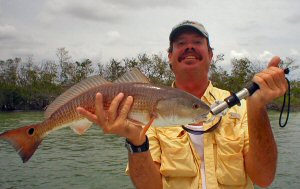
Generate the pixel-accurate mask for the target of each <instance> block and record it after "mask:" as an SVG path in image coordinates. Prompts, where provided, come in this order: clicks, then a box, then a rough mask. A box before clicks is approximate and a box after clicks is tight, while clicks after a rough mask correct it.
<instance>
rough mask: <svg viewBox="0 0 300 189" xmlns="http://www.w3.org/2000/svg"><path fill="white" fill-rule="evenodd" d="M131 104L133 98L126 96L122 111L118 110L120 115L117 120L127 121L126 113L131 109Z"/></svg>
mask: <svg viewBox="0 0 300 189" xmlns="http://www.w3.org/2000/svg"><path fill="white" fill-rule="evenodd" d="M132 103H133V98H132V96H128V97H127V98H126V101H125V103H124V105H123V107H122V109H121V110H120V115H119V119H127V116H128V113H129V111H130V109H131V105H132Z"/></svg>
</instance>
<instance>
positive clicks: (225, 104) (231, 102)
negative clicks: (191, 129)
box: [210, 68, 290, 127]
mask: <svg viewBox="0 0 300 189" xmlns="http://www.w3.org/2000/svg"><path fill="white" fill-rule="evenodd" d="M289 72H290V70H289V68H285V69H284V73H285V74H288V73H289ZM286 80H287V82H288V97H289V100H288V110H287V118H286V121H285V123H284V124H283V125H282V124H281V116H282V112H283V109H284V106H285V99H286V94H287V93H285V94H284V101H283V105H282V108H281V112H280V118H279V125H280V127H285V125H286V124H287V120H288V117H289V111H290V84H289V80H288V79H287V78H286ZM258 89H259V86H258V85H257V84H256V83H254V82H252V83H251V85H250V86H248V87H245V88H243V89H242V90H240V91H239V92H237V93H232V94H231V95H230V96H228V97H227V98H225V99H224V101H217V102H215V104H213V105H212V106H211V108H210V113H211V114H212V115H213V116H217V115H220V114H222V113H223V111H224V110H225V109H227V108H231V107H232V106H235V105H238V104H240V100H242V99H245V98H247V97H248V96H251V95H252V94H253V93H254V92H255V91H256V90H258Z"/></svg>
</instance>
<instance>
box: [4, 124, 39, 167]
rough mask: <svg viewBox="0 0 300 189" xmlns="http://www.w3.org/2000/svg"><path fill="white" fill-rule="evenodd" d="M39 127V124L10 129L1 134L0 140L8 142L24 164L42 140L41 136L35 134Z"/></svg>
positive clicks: (37, 133)
mask: <svg viewBox="0 0 300 189" xmlns="http://www.w3.org/2000/svg"><path fill="white" fill-rule="evenodd" d="M39 126H40V124H35V125H28V126H24V127H21V128H17V129H12V130H9V131H6V132H4V133H1V134H0V138H1V139H4V140H6V141H8V142H9V143H10V144H11V145H12V146H13V147H14V148H15V150H16V151H17V152H18V154H19V155H20V157H21V158H22V160H23V163H25V162H27V161H28V160H29V159H30V157H31V156H32V155H33V153H34V152H35V151H36V149H37V148H38V146H39V144H40V143H41V142H42V140H43V136H42V135H40V134H39V132H37V131H38V127H39Z"/></svg>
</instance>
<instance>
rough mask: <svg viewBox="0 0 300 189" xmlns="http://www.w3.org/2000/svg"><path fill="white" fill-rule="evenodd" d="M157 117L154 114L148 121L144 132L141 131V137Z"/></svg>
mask: <svg viewBox="0 0 300 189" xmlns="http://www.w3.org/2000/svg"><path fill="white" fill-rule="evenodd" d="M155 119H156V117H155V116H153V117H151V118H150V120H149V122H148V123H147V125H145V126H144V128H143V130H142V132H141V134H140V137H143V136H144V135H145V134H146V132H147V131H148V129H149V127H150V126H151V125H152V123H153V121H154V120H155Z"/></svg>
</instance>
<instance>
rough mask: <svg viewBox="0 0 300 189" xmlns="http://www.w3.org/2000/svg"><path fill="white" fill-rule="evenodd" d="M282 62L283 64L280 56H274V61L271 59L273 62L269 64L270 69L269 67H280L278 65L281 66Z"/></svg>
mask: <svg viewBox="0 0 300 189" xmlns="http://www.w3.org/2000/svg"><path fill="white" fill-rule="evenodd" d="M280 62H281V59H280V57H279V56H274V57H273V58H272V59H271V61H270V62H269V64H268V68H269V67H272V66H273V67H278V65H279V64H280Z"/></svg>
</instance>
